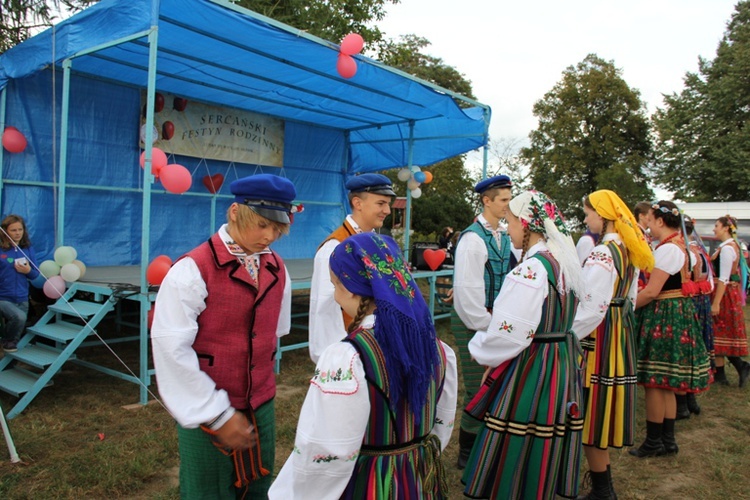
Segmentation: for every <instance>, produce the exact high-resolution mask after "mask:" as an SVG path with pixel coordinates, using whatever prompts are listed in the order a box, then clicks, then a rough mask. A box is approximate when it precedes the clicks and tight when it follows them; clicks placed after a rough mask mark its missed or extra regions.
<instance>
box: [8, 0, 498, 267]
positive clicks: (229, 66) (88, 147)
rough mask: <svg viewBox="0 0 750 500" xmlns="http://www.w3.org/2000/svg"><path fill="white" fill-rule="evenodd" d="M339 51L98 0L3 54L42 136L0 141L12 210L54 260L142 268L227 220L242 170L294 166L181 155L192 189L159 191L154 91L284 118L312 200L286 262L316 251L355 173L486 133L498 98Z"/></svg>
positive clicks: (458, 146) (129, 2)
mask: <svg viewBox="0 0 750 500" xmlns="http://www.w3.org/2000/svg"><path fill="white" fill-rule="evenodd" d="M150 49H151V50H152V51H153V50H154V49H155V55H156V57H155V65H154V66H151V68H152V69H151V71H152V74H153V68H154V67H155V70H156V78H155V82H154V84H153V85H151V86H149V68H150V57H149V50H150ZM338 55H339V47H338V45H337V44H334V43H332V42H328V41H325V40H321V39H319V38H316V37H313V36H310V35H308V34H306V33H304V32H301V31H299V30H295V29H293V28H290V27H288V26H285V25H282V24H280V23H277V22H275V21H273V20H270V19H267V18H265V17H263V16H260V15H258V14H255V13H252V12H250V11H247V10H245V9H241V8H239V7H236V6H234V5H232V4H230V3H227V2H224V1H221V0H161V1H159V0H103V1H101V2H99V3H97V4H95V5H92V6H91V7H89V8H87V9H86V10H84V11H82V12H79V13H78V14H76V15H74V16H72V17H70V18H69V19H67V20H65V21H62V22H60V23H59V24H57V25H55V26H53V27H52V28H50V29H48V30H46V31H44V32H43V33H40V34H39V35H37V36H35V37H33V38H31V39H29V40H26V41H24V42H23V43H21V44H19V45H18V46H16V47H13V48H12V49H10V50H8V51H7V52H5V53H4V54H2V55H0V90H2V91H3V93H4V94H3V95H4V96H5V98H4V100H2V101H0V110H2V111H4V114H3V113H1V112H0V125H12V126H15V127H17V128H18V129H19V130H21V131H22V132H23V133H24V134H25V135H26V136H27V138H28V140H29V146H28V148H27V149H26V151H24V152H23V153H20V154H8V153H5V154H4V155H3V152H2V151H0V155H3V158H2V160H3V161H2V179H1V181H2V191H1V192H0V210H1V211H2V213H3V214H8V213H19V214H21V215H23V216H24V217H26V218H27V221H28V222H29V230H30V234H31V236H32V240H33V241H34V244H35V246H36V248H37V253H38V254H39V255H40V256H41V258H50V257H51V254H52V251H53V250H54V247H55V246H56V245H60V244H64V245H70V246H74V247H75V248H76V249H77V250H78V252H79V255H80V256H82V260H84V262H85V263H86V264H87V265H95V266H102V265H105V266H109V265H134V264H142V263H143V262H144V261H147V260H149V259H150V257H151V256H154V255H158V254H167V255H169V256H171V257H173V258H175V257H178V256H180V255H182V253H184V252H185V251H187V250H189V249H190V248H192V247H194V246H195V245H197V244H198V243H200V242H201V241H204V240H205V239H206V237H207V236H208V235H209V234H210V231H211V230H213V229H215V227H216V226H217V225H218V224H221V223H222V222H223V221H224V220H225V215H224V213H225V210H226V208H225V207H226V206H228V205H229V204H230V203H231V201H232V197H231V196H230V195H229V192H228V191H229V190H228V184H229V182H231V180H233V179H234V178H237V177H240V176H244V175H250V174H253V173H257V172H258V171H265V172H271V173H278V172H279V169H278V168H275V167H266V166H262V165H240V164H231V163H229V164H228V163H227V162H221V161H216V160H210V159H209V160H206V159H203V158H188V157H178V158H174V159H173V162H175V163H180V164H182V165H184V166H185V167H187V168H188V169H189V170H191V174H192V176H193V183H192V187H191V188H190V190H189V191H188V192H187V193H185V195H183V196H176V195H173V194H168V193H166V192H165V191H163V190H161V189H160V188H159V187H158V185H157V184H156V183H153V187H152V184H150V183H149V182H148V181H150V180H149V179H147V178H146V177H149V176H144V175H143V173H142V172H143V171H142V170H141V169H140V168H138V166H137V165H138V157H139V155H140V153H141V151H140V149H139V148H138V132H139V127H140V121H139V120H140V113H141V98H142V95H143V92H144V91H145V90H146V89H150V92H153V91H154V89H155V90H157V91H159V92H164V93H167V94H173V95H179V96H182V97H184V98H187V99H188V100H190V101H195V102H203V103H207V104H211V105H218V106H225V107H229V108H235V109H240V110H247V111H251V112H254V113H260V114H264V115H269V116H273V117H277V118H280V119H282V120H283V121H284V154H283V168H282V169H281V171H280V175H285V176H287V177H288V178H290V179H291V180H292V181H293V182H294V183H295V186H296V187H297V193H298V201H300V202H303V203H304V205H305V211H304V212H303V213H301V214H298V217H296V219H295V224H294V226H293V228H292V231H291V235H290V236H289V237H285V238H282V239H281V240H279V241H278V242H276V243H275V244H274V248H275V249H277V250H278V251H279V252H280V253H281V255H282V256H284V258H287V259H291V258H310V257H312V256H313V254H314V252H315V249H316V247H317V245H318V244H319V243H320V242H321V241H322V240H323V239H324V238H325V237H326V236H327V235H328V234H329V233H330V231H332V230H333V229H334V228H335V227H336V226H338V225H339V224H341V220H342V219H343V217H344V216H345V214H346V213H347V211H348V203H347V198H346V191H345V189H344V187H343V186H344V182H345V181H346V179H347V177H348V176H351V175H355V174H357V173H361V172H372V171H380V170H384V169H389V168H400V167H404V166H408V165H419V166H429V165H432V164H434V163H436V162H439V161H441V160H444V159H447V158H450V157H453V156H456V155H458V154H462V153H465V152H468V151H471V150H473V149H477V148H479V147H482V146H484V145H485V144H486V143H487V129H488V126H489V120H490V110H489V107H487V106H485V105H483V104H481V103H478V102H475V101H472V100H470V99H467V98H465V97H463V96H458V95H455V94H452V93H451V92H449V91H447V90H445V89H441V88H439V87H437V86H435V85H432V84H430V83H428V82H424V81H421V80H419V79H416V78H414V77H411V76H409V75H406V74H404V73H402V72H399V71H398V70H395V69H393V68H390V67H387V66H385V65H383V64H381V63H379V62H377V61H375V60H373V59H370V58H367V57H364V56H361V55H358V56H356V57H355V59H356V62H357V66H358V69H357V73H356V75H355V76H354V77H353V78H350V79H345V78H342V77H341V76H340V75H339V74H338V72H337V69H336V61H337V58H338ZM68 71H69V73H68ZM67 74H70V75H71V76H70V84H69V86H68V87H69V88H68V90H66V86H65V85H64V84H63V81H65V78H64V75H67ZM152 95H153V94H152ZM68 98H69V106H68V108H69V111H68V112H67V113H68V116H67V118H64V116H66V112H65V107H64V106H63V105H62V103H63V102H64V101H65V99H68ZM457 100H458V101H461V102H462V105H461V106H459V105H458V104H457V102H456V101H457ZM63 127H66V130H67V133H66V138H65V141H64V142H65V149H63V148H62V144H61V141H60V138H61V136H62V135H63V133H62V132H61V129H63ZM63 165H66V168H62V166H63ZM216 172H220V173H223V175H224V176H225V178H226V182H225V183H224V186H223V187H222V188H221V190H220V191H219V192H218V193H217V194H216V195H211V194H210V193H208V192H207V191H206V189H205V188H204V187H203V186H202V183H201V178H202V177H204V175H213V174H215V173H216ZM219 202H220V203H221V204H219ZM113 217H115V218H116V223H114V224H113ZM146 249H147V250H146Z"/></svg>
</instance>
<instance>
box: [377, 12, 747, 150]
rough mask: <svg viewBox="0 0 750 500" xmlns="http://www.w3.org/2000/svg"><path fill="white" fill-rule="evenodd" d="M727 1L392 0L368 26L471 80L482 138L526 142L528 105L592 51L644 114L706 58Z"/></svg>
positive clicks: (530, 121)
mask: <svg viewBox="0 0 750 500" xmlns="http://www.w3.org/2000/svg"><path fill="white" fill-rule="evenodd" d="M735 4H736V0H629V1H627V2H625V1H613V0H568V1H561V0H530V1H522V0H514V1H511V2H509V1H507V0H401V3H400V4H398V5H392V6H389V7H388V14H387V16H386V18H385V19H384V20H383V21H381V22H379V23H378V26H379V27H380V29H381V31H384V32H385V34H386V37H388V38H397V37H398V36H399V35H404V34H409V33H413V34H416V35H418V36H421V37H424V38H426V39H428V40H429V41H430V42H431V46H430V47H428V48H427V49H425V50H424V52H425V53H428V54H430V55H432V56H434V57H439V58H441V59H442V60H443V61H444V63H445V64H447V65H450V66H453V67H455V68H456V69H457V70H458V71H459V72H460V73H462V74H463V75H464V76H465V77H466V78H467V79H469V80H470V81H471V82H472V86H473V89H474V95H475V96H476V98H477V100H478V101H479V102H481V103H483V104H488V105H489V106H491V107H492V120H491V122H490V136H491V139H492V140H493V141H494V140H498V139H501V140H504V141H520V142H521V145H527V144H528V140H527V138H528V134H529V132H530V131H531V130H533V129H535V128H536V126H537V121H536V118H535V117H534V115H533V111H532V108H533V106H534V103H535V102H536V101H538V100H540V99H542V98H543V97H544V94H546V93H547V92H549V91H550V90H552V88H553V87H554V85H555V84H556V83H557V82H559V81H560V80H561V79H562V73H563V71H564V70H565V69H566V68H567V67H569V66H575V65H576V64H578V63H579V62H581V61H582V60H583V59H584V58H585V57H586V56H587V55H588V54H590V53H594V54H596V55H598V56H599V57H601V58H602V59H604V60H607V61H614V65H615V67H617V68H619V69H620V70H621V71H622V73H621V76H622V77H623V79H624V80H625V81H626V82H627V84H628V85H629V86H630V88H632V89H635V90H638V91H640V93H641V99H642V100H643V101H645V103H646V104H647V106H648V111H649V114H650V113H651V112H653V111H654V110H655V109H656V108H657V107H662V94H672V93H674V92H680V91H681V90H682V82H683V77H684V76H685V73H686V72H688V71H689V72H697V70H698V57H699V56H702V57H704V58H707V59H709V60H711V59H714V57H715V56H716V48H717V46H718V43H719V41H720V40H721V38H722V36H723V34H724V31H725V29H726V25H727V22H728V21H729V19H730V18H731V15H732V13H733V12H734V6H735Z"/></svg>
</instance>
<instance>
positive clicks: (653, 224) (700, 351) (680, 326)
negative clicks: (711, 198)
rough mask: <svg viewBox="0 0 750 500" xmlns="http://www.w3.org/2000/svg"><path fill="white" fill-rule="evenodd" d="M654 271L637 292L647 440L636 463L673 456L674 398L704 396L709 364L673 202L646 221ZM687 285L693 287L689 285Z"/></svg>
mask: <svg viewBox="0 0 750 500" xmlns="http://www.w3.org/2000/svg"><path fill="white" fill-rule="evenodd" d="M648 226H649V229H650V230H651V236H653V237H654V239H656V240H658V241H659V244H658V245H657V247H656V249H655V250H654V270H653V272H652V273H651V275H650V276H649V280H648V284H647V285H646V287H645V288H643V289H642V290H640V291H639V292H638V297H637V298H636V307H637V308H643V312H642V315H641V321H640V326H639V332H638V368H637V378H638V384H639V385H641V386H643V387H645V388H646V439H645V441H644V442H643V444H641V446H640V447H638V448H631V449H630V454H631V455H633V456H636V457H639V458H641V457H651V456H660V455H665V454H675V453H677V452H678V450H679V448H678V446H677V442H676V440H675V434H674V424H675V417H676V413H677V402H676V399H675V393H676V392H685V393H691V392H693V393H697V392H702V391H705V390H706V389H707V388H708V382H709V362H708V353H707V352H706V346H705V344H704V343H703V335H702V331H701V327H700V324H699V322H698V315H697V314H696V311H695V305H694V303H693V301H692V299H691V297H690V296H689V293H688V289H689V287H686V286H685V285H686V284H687V283H688V282H690V272H691V269H692V266H693V264H694V258H692V257H691V256H692V254H691V252H690V251H689V250H688V249H687V248H686V247H685V240H684V238H683V235H682V230H681V229H682V215H681V214H680V211H679V210H678V209H677V206H676V205H675V204H674V203H672V202H671V201H658V202H656V203H654V204H653V205H652V206H651V212H650V214H649V217H648ZM689 284H691V285H694V284H693V283H692V282H690V283H689Z"/></svg>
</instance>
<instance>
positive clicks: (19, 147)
mask: <svg viewBox="0 0 750 500" xmlns="http://www.w3.org/2000/svg"><path fill="white" fill-rule="evenodd" d="M26 144H27V143H26V137H24V136H23V134H22V133H21V132H19V131H18V129H17V128H15V127H7V128H6V129H5V132H3V147H4V148H5V149H7V150H8V151H9V152H11V153H20V152H21V151H23V150H24V149H26Z"/></svg>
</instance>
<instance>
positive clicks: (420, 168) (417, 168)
mask: <svg viewBox="0 0 750 500" xmlns="http://www.w3.org/2000/svg"><path fill="white" fill-rule="evenodd" d="M411 171H412V172H421V171H422V167H418V166H416V165H412V167H411Z"/></svg>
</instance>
